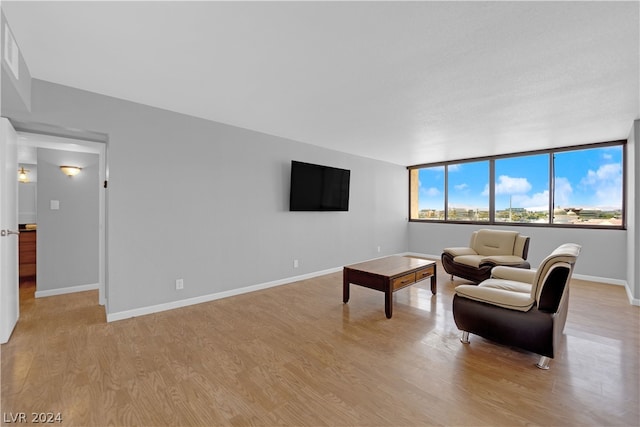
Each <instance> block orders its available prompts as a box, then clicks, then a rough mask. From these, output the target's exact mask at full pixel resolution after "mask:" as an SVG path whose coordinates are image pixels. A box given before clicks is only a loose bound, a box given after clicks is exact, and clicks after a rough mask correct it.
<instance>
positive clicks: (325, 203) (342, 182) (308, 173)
mask: <svg viewBox="0 0 640 427" xmlns="http://www.w3.org/2000/svg"><path fill="white" fill-rule="evenodd" d="M350 175H351V171H349V170H346V169H338V168H332V167H329V166H321V165H314V164H311V163H304V162H298V161H295V160H292V161H291V192H290V194H289V210H290V211H348V210H349V178H350Z"/></svg>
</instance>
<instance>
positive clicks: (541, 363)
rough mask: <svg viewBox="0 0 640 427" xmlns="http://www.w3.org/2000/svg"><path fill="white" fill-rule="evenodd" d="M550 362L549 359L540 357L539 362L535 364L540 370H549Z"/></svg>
mask: <svg viewBox="0 0 640 427" xmlns="http://www.w3.org/2000/svg"><path fill="white" fill-rule="evenodd" d="M550 361H551V358H550V357H547V356H540V360H539V361H538V363H536V366H537V367H538V368H540V369H544V370H547V369H549V362H550Z"/></svg>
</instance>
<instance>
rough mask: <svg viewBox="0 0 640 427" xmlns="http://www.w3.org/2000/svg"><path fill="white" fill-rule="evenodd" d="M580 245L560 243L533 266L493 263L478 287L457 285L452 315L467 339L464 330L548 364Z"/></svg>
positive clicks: (543, 366)
mask: <svg viewBox="0 0 640 427" xmlns="http://www.w3.org/2000/svg"><path fill="white" fill-rule="evenodd" d="M580 250H581V246H580V245H577V244H575V243H565V244H564V245H561V246H559V247H558V248H557V249H555V250H554V251H553V252H552V253H551V254H550V255H549V256H547V257H546V258H545V259H544V260H543V261H542V263H540V266H539V267H538V269H537V270H535V271H533V270H523V269H519V268H511V267H495V268H494V269H493V270H492V273H491V274H492V276H491V278H490V279H488V280H485V281H483V282H482V283H480V284H479V285H478V286H475V285H460V286H457V287H456V289H455V291H456V293H455V295H454V297H453V318H454V320H455V322H456V325H457V326H458V329H460V330H461V331H463V332H462V338H461V341H462V342H463V343H469V333H472V334H475V335H479V336H481V337H484V338H486V339H489V340H492V341H495V342H498V343H501V344H506V345H510V346H514V347H519V348H522V349H524V350H527V351H531V352H533V353H537V354H539V355H540V356H541V357H540V360H539V361H538V363H537V365H536V366H538V367H539V368H541V369H548V368H549V360H550V359H552V358H553V357H554V356H555V351H556V349H557V346H558V341H559V339H560V337H561V336H562V331H563V330H564V325H565V322H566V318H567V310H568V306H569V280H570V279H571V274H572V273H573V267H574V265H575V262H576V260H577V258H578V255H579V254H580Z"/></svg>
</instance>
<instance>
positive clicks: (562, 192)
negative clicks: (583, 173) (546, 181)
mask: <svg viewBox="0 0 640 427" xmlns="http://www.w3.org/2000/svg"><path fill="white" fill-rule="evenodd" d="M555 182H556V184H555V187H556V188H555V196H554V198H553V201H554V204H555V205H556V207H571V206H569V205H570V204H571V194H573V187H571V182H569V180H568V179H567V178H564V177H561V176H557V177H556V179H555Z"/></svg>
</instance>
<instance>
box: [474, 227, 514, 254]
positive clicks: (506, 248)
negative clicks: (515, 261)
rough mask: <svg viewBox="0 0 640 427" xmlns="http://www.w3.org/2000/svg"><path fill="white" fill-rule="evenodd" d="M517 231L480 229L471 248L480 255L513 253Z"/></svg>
mask: <svg viewBox="0 0 640 427" xmlns="http://www.w3.org/2000/svg"><path fill="white" fill-rule="evenodd" d="M518 234H519V233H518V232H517V231H506V230H478V231H477V233H476V234H475V238H474V239H473V244H472V245H471V248H472V249H473V250H475V251H476V252H477V253H479V254H480V255H513V251H514V248H515V242H516V237H517V236H518Z"/></svg>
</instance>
